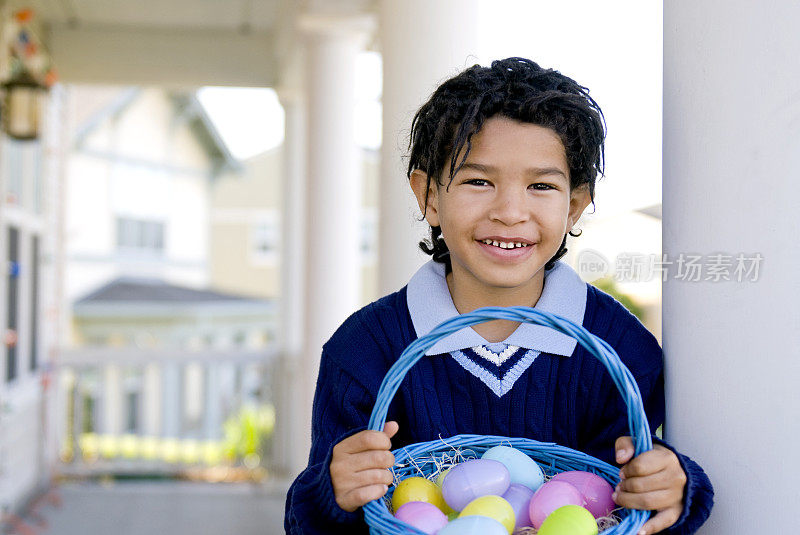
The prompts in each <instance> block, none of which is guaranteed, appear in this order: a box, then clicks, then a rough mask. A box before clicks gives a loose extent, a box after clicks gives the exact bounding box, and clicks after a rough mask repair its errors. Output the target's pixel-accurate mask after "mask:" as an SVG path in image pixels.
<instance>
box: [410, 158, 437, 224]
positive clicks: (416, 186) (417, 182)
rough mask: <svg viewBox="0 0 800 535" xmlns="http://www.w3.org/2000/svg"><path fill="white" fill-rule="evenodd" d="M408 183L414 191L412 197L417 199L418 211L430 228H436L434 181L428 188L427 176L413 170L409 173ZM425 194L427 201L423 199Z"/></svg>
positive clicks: (417, 170)
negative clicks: (423, 215) (426, 194)
mask: <svg viewBox="0 0 800 535" xmlns="http://www.w3.org/2000/svg"><path fill="white" fill-rule="evenodd" d="M410 182H411V189H412V190H414V196H415V197H416V198H417V205H418V206H419V211H420V212H421V213H423V214H425V219H426V220H427V221H428V224H429V225H430V226H432V227H438V226H439V208H438V207H439V191H438V188H437V187H436V180H434V179H432V180H431V184H430V186H428V175H427V174H426V173H425V172H424V171H421V170H419V169H414V170H413V171H412V172H411V178H410ZM426 192H428V196H427V197H428V198H427V201H426V199H425V193H426ZM426 203H427V204H426ZM426 208H427V210H426Z"/></svg>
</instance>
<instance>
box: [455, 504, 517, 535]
mask: <svg viewBox="0 0 800 535" xmlns="http://www.w3.org/2000/svg"><path fill="white" fill-rule="evenodd" d="M463 516H488V517H489V518H493V519H495V520H497V521H498V522H500V523H501V524H503V527H504V528H506V530H507V531H508V533H509V534H510V533H511V532H513V531H514V524H515V523H516V521H517V518H516V515H515V514H514V508H513V507H511V504H510V503H508V502H507V501H506V500H505V499H503V498H501V497H500V496H494V495H491V494H490V495H487V496H481V497H479V498H475V499H474V500H472V501H471V502H469V503H468V504H467V505H466V507H464V508H463V509H462V510H461V514H460V515H458V517H459V518H461V517H463Z"/></svg>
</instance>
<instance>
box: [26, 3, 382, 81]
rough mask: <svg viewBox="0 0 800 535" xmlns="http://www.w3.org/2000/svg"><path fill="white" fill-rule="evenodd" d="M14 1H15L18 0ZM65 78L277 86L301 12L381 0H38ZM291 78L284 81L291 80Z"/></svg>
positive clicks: (292, 51)
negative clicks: (321, 0)
mask: <svg viewBox="0 0 800 535" xmlns="http://www.w3.org/2000/svg"><path fill="white" fill-rule="evenodd" d="M12 1H13V0H12ZM26 4H27V5H31V6H32V7H34V9H35V10H36V12H37V15H38V17H39V19H40V20H41V21H42V23H43V38H44V41H45V43H46V45H47V47H48V50H49V51H50V54H51V55H52V57H53V60H54V64H55V67H56V70H57V71H58V73H59V77H60V79H61V80H62V81H65V82H73V83H100V84H126V85H143V84H154V85H163V86H178V87H186V86H200V85H236V86H262V87H264V86H270V87H277V86H280V85H281V83H282V82H284V78H286V77H287V76H292V74H291V73H292V72H293V71H294V70H295V69H296V66H293V65H292V64H293V63H294V62H296V61H297V59H296V50H297V48H298V47H297V46H296V36H295V28H296V19H297V17H298V16H299V15H300V14H301V13H308V12H322V13H353V12H364V11H370V10H373V9H374V4H375V1H374V0H327V1H325V2H319V1H315V0H136V1H131V0H33V1H30V0H29V1H28V2H26ZM285 83H286V82H284V85H285Z"/></svg>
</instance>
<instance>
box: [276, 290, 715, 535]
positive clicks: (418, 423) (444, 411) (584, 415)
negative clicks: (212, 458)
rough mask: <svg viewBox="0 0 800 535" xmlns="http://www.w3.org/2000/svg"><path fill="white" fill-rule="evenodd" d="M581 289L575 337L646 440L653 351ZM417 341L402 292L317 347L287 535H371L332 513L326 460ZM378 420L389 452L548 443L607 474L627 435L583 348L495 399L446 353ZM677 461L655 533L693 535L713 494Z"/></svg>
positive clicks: (423, 363) (660, 400)
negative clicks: (466, 442)
mask: <svg viewBox="0 0 800 535" xmlns="http://www.w3.org/2000/svg"><path fill="white" fill-rule="evenodd" d="M587 288H588V290H587V292H588V295H587V301H586V312H585V315H584V321H583V326H584V327H585V328H586V329H587V330H588V331H589V332H591V333H593V334H595V335H597V336H599V337H600V338H602V339H604V340H605V341H606V342H608V343H609V344H610V345H611V346H612V347H613V348H614V349H615V350H616V351H617V353H618V354H619V356H620V358H621V359H622V361H623V363H624V364H625V365H626V366H627V367H628V369H630V371H631V373H632V374H633V376H634V377H635V378H636V381H637V383H638V385H639V389H640V391H641V393H642V398H643V400H644V405H645V411H646V413H647V418H648V421H649V423H650V429H651V430H655V429H657V428H658V426H659V425H661V423H662V422H663V420H664V375H663V361H662V352H661V347H660V346H659V345H658V341H657V340H656V339H655V337H654V336H653V335H652V334H651V333H650V332H649V331H647V329H646V328H645V327H644V326H643V325H642V324H641V323H640V322H639V320H638V319H637V318H636V317H635V316H633V315H632V314H631V313H630V312H628V311H627V309H625V308H624V307H623V306H622V305H621V304H620V303H618V302H617V301H616V300H615V299H614V298H613V297H611V296H610V295H608V294H606V293H604V292H602V291H600V290H598V289H597V288H595V287H594V286H591V285H587ZM416 338H417V334H416V333H415V331H414V327H413V324H412V321H411V317H410V314H409V311H408V306H407V302H406V287H403V288H402V289H401V290H400V291H398V292H395V293H393V294H390V295H387V296H386V297H383V298H381V299H379V300H378V301H375V302H374V303H371V304H369V305H367V306H366V307H364V308H362V309H361V310H359V311H358V312H356V313H354V314H353V315H351V316H350V317H349V318H348V319H347V320H346V321H345V322H344V323H343V324H342V326H341V327H339V329H338V330H337V331H336V332H335V333H334V334H333V336H332V337H331V339H330V340H329V341H328V342H327V343H326V344H325V345H324V346H323V349H322V358H321V361H320V371H319V378H318V380H317V388H316V394H315V396H314V409H313V417H312V418H313V421H312V445H311V453H310V455H309V461H308V467H307V468H306V469H305V470H304V471H303V472H302V473H301V474H300V475H299V476H298V477H297V479H296V480H295V481H294V483H293V484H292V487H291V488H290V490H289V493H288V496H287V501H286V517H285V528H286V531H287V533H290V534H298V535H299V534H303V535H312V534H317V533H320V534H322V533H325V534H334V533H342V534H347V535H353V534H356V533H368V529H367V526H366V523H365V522H364V519H363V512H362V511H361V510H360V509H359V510H358V511H356V512H353V513H348V512H346V511H344V510H343V509H341V508H340V507H339V506H338V505H337V504H336V501H335V498H334V493H333V488H332V484H331V478H330V471H329V466H330V463H331V456H332V450H333V446H334V445H335V444H337V443H338V442H340V441H341V440H342V439H343V438H345V437H347V436H349V435H351V434H353V433H355V432H357V431H360V430H363V429H364V428H365V426H366V424H367V422H368V420H369V416H370V413H371V412H372V407H373V405H374V403H375V396H376V393H377V391H378V388H379V387H380V384H381V381H382V380H383V377H384V376H385V375H386V372H387V371H388V369H389V367H390V366H391V365H392V363H393V362H394V361H395V360H396V359H397V358H398V357H399V356H400V353H402V351H403V350H404V349H405V348H406V346H408V345H409V344H410V343H411V342H412V341H414V340H415V339H416ZM387 420H396V421H397V422H398V423H399V425H400V430H399V432H398V434H397V435H395V437H394V438H393V439H392V447H393V448H399V447H402V446H405V445H408V444H411V443H415V442H423V441H428V440H434V439H436V438H438V437H448V436H452V435H457V434H461V433H478V434H485V435H504V436H512V437H529V438H533V439H536V440H539V441H544V442H556V443H558V444H560V445H562V446H567V447H570V448H573V449H577V450H580V451H583V452H585V453H588V454H589V455H593V456H594V457H597V458H599V459H602V460H604V461H606V462H608V463H611V464H614V465H616V462H615V459H614V456H615V451H614V444H615V441H616V439H617V438H618V437H620V436H624V435H629V434H630V431H629V429H628V425H627V409H626V408H625V406H624V403H623V401H622V398H621V397H620V394H619V392H618V391H617V389H616V387H615V386H614V383H613V381H612V380H611V377H610V376H609V375H608V372H607V371H606V370H605V368H604V367H603V365H602V364H601V363H600V362H599V361H598V360H597V359H596V358H595V357H594V356H593V355H591V354H589V353H588V352H587V351H586V350H585V349H584V348H583V346H581V345H580V344H578V345H577V346H576V348H575V351H574V353H573V354H572V355H571V356H570V357H569V358H565V357H562V356H556V355H550V354H547V353H542V354H541V355H539V356H538V358H537V359H536V360H535V361H534V362H533V363H532V364H531V365H530V367H529V368H528V369H527V370H526V371H525V372H524V374H523V375H522V376H521V377H520V378H519V379H518V380H517V382H516V383H515V384H514V387H513V388H512V389H511V390H510V391H509V392H508V393H506V394H505V395H504V396H502V397H497V396H496V395H495V394H494V393H492V392H491V391H490V390H489V389H488V388H487V387H486V385H484V384H483V383H482V382H481V381H480V380H479V379H477V378H476V377H475V376H473V375H472V374H470V373H469V372H468V371H466V370H465V369H464V368H462V367H461V366H460V365H459V364H458V363H457V362H455V361H454V359H452V358H450V356H449V354H444V355H435V356H426V357H424V358H423V359H421V360H420V361H419V362H418V363H417V364H416V365H415V366H414V367H413V368H411V370H410V371H409V372H408V374H407V375H406V378H405V379H404V380H403V383H402V385H401V386H400V389H399V390H398V392H397V394H396V396H395V398H394V400H393V401H392V404H391V405H390V407H389V413H388V416H387ZM653 440H654V442H658V443H660V444H662V445H664V446H666V447H668V448H670V449H671V450H672V451H675V450H674V449H673V448H672V447H671V446H669V445H667V444H665V443H664V442H663V441H660V440H658V439H657V438H655V437H654V439H653ZM675 453H676V454H677V455H678V459H679V460H680V463H681V466H682V467H683V469H684V471H685V472H686V475H687V478H688V481H687V484H686V492H685V496H684V510H683V513H682V515H681V517H680V518H679V519H678V522H677V523H676V524H675V525H674V526H672V528H670V529H669V530H667V531H665V532H664V533H669V534H671V535H683V534H689V533H694V532H695V531H696V530H697V529H698V528H699V527H700V525H701V524H702V523H703V522H705V520H706V519H707V518H708V516H709V514H710V512H711V507H712V505H713V493H714V491H713V488H712V486H711V482H710V481H709V479H708V477H707V476H706V474H705V473H704V472H703V470H702V468H700V466H698V465H697V464H696V463H695V462H694V461H692V460H691V459H690V458H689V457H687V456H685V455H682V454H680V453H678V452H675Z"/></svg>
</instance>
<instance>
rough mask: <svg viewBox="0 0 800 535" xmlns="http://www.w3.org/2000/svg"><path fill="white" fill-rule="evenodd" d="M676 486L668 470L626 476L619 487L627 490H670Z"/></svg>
mask: <svg viewBox="0 0 800 535" xmlns="http://www.w3.org/2000/svg"><path fill="white" fill-rule="evenodd" d="M673 487H674V481H673V478H671V475H670V473H669V472H667V471H666V470H662V471H661V472H656V473H655V474H650V475H647V476H636V477H626V478H625V479H622V480H620V482H619V485H617V488H618V489H619V490H624V491H625V492H650V491H654V490H669V489H672V488H673Z"/></svg>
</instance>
